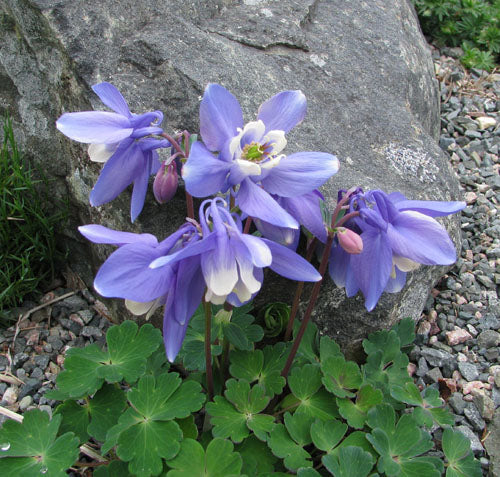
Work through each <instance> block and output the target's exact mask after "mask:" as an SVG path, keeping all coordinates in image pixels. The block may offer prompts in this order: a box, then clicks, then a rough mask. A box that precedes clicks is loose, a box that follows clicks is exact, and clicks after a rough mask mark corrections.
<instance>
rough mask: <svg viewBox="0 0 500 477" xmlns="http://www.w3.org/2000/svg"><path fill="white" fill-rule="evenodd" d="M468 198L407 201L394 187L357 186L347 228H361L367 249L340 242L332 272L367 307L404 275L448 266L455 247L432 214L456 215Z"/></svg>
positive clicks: (397, 286)
mask: <svg viewBox="0 0 500 477" xmlns="http://www.w3.org/2000/svg"><path fill="white" fill-rule="evenodd" d="M464 207H465V203H464V202H444V201H425V200H408V199H406V197H405V196H403V195H402V194H400V193H398V192H395V193H392V194H386V193H385V192H383V191H381V190H372V191H367V192H366V193H363V192H362V191H358V192H357V193H355V194H353V195H352V197H351V199H350V210H351V211H359V216H358V217H355V218H353V219H351V220H350V221H349V222H348V223H347V224H346V227H348V228H350V229H352V230H353V231H354V232H356V233H359V236H360V238H361V240H362V242H363V249H362V251H361V252H360V253H359V254H356V255H352V254H349V253H347V252H346V251H345V250H344V249H343V248H342V246H341V245H342V244H341V243H340V241H341V239H342V237H341V236H338V244H334V246H333V247H332V252H331V257H330V275H331V276H332V278H333V280H334V281H335V283H336V284H337V285H338V286H343V287H344V286H345V288H346V292H347V295H348V296H353V295H355V294H356V293H357V292H358V291H359V290H361V292H362V293H363V295H364V296H365V306H366V308H367V309H368V310H369V311H371V310H372V309H373V308H375V305H376V304H377V302H378V300H379V298H380V296H381V294H382V292H384V291H386V292H389V293H395V292H398V291H400V290H401V289H402V288H403V286H404V285H405V283H406V274H407V272H409V271H412V270H414V269H416V268H418V267H419V266H420V265H421V264H422V265H450V264H452V263H454V262H455V259H456V251H455V246H454V245H453V242H452V241H451V239H450V237H449V236H448V233H447V232H446V229H445V228H444V227H443V226H442V225H440V224H439V223H438V222H437V221H436V220H435V219H434V217H438V216H444V215H449V214H453V213H455V212H458V211H460V210H462V209H463V208H464Z"/></svg>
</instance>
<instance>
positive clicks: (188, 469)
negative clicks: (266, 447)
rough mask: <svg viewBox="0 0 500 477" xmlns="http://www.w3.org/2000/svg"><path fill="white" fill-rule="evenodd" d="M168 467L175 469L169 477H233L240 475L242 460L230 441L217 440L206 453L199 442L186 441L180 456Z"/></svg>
mask: <svg viewBox="0 0 500 477" xmlns="http://www.w3.org/2000/svg"><path fill="white" fill-rule="evenodd" d="M167 465H168V466H169V467H171V468H172V469H174V470H170V471H169V472H168V473H167V476H168V477H222V476H227V477H233V476H238V475H240V472H241V466H242V459H241V456H240V455H239V454H238V453H237V452H233V444H232V443H231V442H230V441H227V440H224V439H217V438H216V439H214V440H213V441H211V442H210V444H208V446H207V450H206V451H204V450H203V447H202V446H201V444H200V443H199V442H196V441H194V440H193V439H184V440H183V441H182V444H181V450H180V451H179V454H178V455H177V456H176V457H175V458H174V459H172V460H170V461H168V462H167Z"/></svg>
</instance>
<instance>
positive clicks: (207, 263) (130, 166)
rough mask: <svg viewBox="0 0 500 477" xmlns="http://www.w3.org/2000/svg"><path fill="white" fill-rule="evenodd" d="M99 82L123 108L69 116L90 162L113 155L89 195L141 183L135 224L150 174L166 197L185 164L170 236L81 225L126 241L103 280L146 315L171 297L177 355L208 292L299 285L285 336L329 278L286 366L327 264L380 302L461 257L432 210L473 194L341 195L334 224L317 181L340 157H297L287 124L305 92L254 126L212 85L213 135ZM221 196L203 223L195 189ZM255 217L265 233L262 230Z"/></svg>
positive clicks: (242, 295)
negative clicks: (165, 124) (176, 127)
mask: <svg viewBox="0 0 500 477" xmlns="http://www.w3.org/2000/svg"><path fill="white" fill-rule="evenodd" d="M93 89H94V91H95V92H96V94H97V95H98V96H99V97H100V99H101V100H102V102H103V103H104V104H105V105H107V106H108V107H110V108H111V109H112V110H113V111H114V112H113V113H112V112H94V111H91V112H82V113H66V114H63V115H62V116H61V118H60V119H59V120H58V121H57V127H58V128H59V130H60V131H61V132H63V133H64V134H66V135H67V136H68V137H70V138H72V139H74V140H77V141H80V142H86V143H90V144H91V145H90V147H89V156H90V159H91V160H94V161H99V162H105V165H104V168H103V170H102V172H101V175H100V177H99V179H98V181H97V183H96V185H95V186H94V188H93V190H92V192H91V195H90V202H91V204H92V205H94V206H97V205H101V204H104V203H106V202H109V201H110V200H112V199H114V198H115V197H116V196H117V195H118V194H120V193H121V192H122V191H123V190H124V189H125V188H126V187H127V186H128V185H130V184H134V188H133V192H132V204H131V216H132V221H133V220H135V218H136V217H137V216H138V215H139V213H140V211H141V210H142V207H143V205H144V200H145V196H146V190H147V185H148V180H149V177H150V176H151V175H152V174H157V176H156V179H155V182H154V186H153V191H154V194H155V197H156V199H157V200H158V202H160V203H164V202H166V201H168V200H169V199H170V198H171V197H172V196H173V194H175V191H176V189H177V181H178V176H177V174H178V170H181V171H182V177H183V179H184V182H185V187H186V197H187V201H188V202H187V204H188V216H189V218H188V220H187V222H186V223H185V224H184V225H182V226H181V227H180V228H179V229H178V230H177V231H176V232H174V233H173V234H172V235H170V236H169V237H167V238H166V239H164V240H163V241H161V242H158V240H157V239H156V238H155V237H153V236H152V235H149V234H131V233H126V232H119V231H114V230H110V229H107V228H105V227H102V226H100V225H88V226H84V227H80V231H81V233H82V234H83V235H84V236H85V237H87V238H88V239H89V240H91V241H93V242H96V243H108V244H113V245H117V246H118V249H117V250H116V251H115V252H114V253H112V254H111V256H110V257H109V258H108V259H107V260H106V262H105V263H104V264H103V265H102V267H101V268H100V270H99V272H98V273H97V276H96V278H95V288H96V290H97V291H98V292H99V293H100V294H101V295H103V296H106V297H117V298H123V299H125V303H126V306H127V307H128V308H129V310H130V311H131V312H132V313H134V314H146V315H147V316H150V315H151V314H152V313H153V312H154V310H156V309H157V308H158V307H160V306H164V326H163V332H164V341H165V348H166V353H167V356H168V358H169V360H170V361H173V360H174V359H175V357H176V355H177V353H178V352H179V350H180V348H181V346H182V342H183V339H184V336H185V334H186V329H187V326H188V324H189V320H190V318H191V316H192V315H193V313H194V311H195V310H196V309H197V307H198V305H199V303H200V302H201V301H202V300H203V301H205V302H206V303H213V304H224V306H225V307H227V308H228V309H231V308H232V307H234V306H236V307H238V306H241V305H242V304H245V303H247V302H248V301H250V300H251V299H252V298H253V297H254V296H255V295H256V294H257V293H258V292H259V290H260V288H261V286H262V281H263V269H264V268H266V267H269V268H271V269H272V270H273V271H275V272H277V273H279V274H280V275H282V276H284V277H287V278H290V279H294V280H298V281H299V282H300V283H299V287H298V289H297V294H296V299H295V301H294V307H293V311H292V316H291V319H290V323H289V327H288V330H287V336H286V339H288V337H289V336H290V334H291V328H292V325H293V318H294V316H295V313H296V311H297V309H298V301H299V299H300V293H301V290H302V282H304V281H312V282H316V284H315V286H314V288H313V292H312V296H311V301H310V304H309V307H308V309H307V311H306V314H305V316H304V319H303V323H302V327H301V329H300V331H299V333H298V336H297V339H296V342H295V344H294V347H293V348H292V351H291V353H290V356H289V360H288V363H287V366H286V367H285V370H284V374H285V375H286V374H287V373H288V369H289V366H290V365H291V362H292V360H293V356H294V354H295V352H296V350H297V347H298V343H299V342H300V339H301V336H302V333H303V329H305V325H306V324H307V321H308V320H309V318H310V315H311V313H312V309H313V307H314V303H315V300H316V299H317V296H318V293H319V287H320V284H321V280H322V277H323V275H324V274H325V272H326V269H327V267H328V262H329V271H330V275H331V276H332V278H333V280H334V281H335V283H336V284H337V285H338V286H342V287H345V288H346V292H347V295H348V296H353V295H355V294H356V293H357V292H358V291H361V292H362V293H363V295H364V297H365V305H366V308H367V309H368V310H372V309H373V308H374V307H375V306H376V304H377V301H378V300H379V298H380V296H381V294H382V292H383V291H386V292H397V291H399V290H401V288H402V287H403V286H404V284H405V281H406V274H407V272H409V271H411V270H413V269H414V268H416V267H417V266H418V265H419V264H424V265H448V264H451V263H453V262H454V260H455V248H454V245H453V243H452V242H451V240H450V238H449V237H448V234H447V233H446V230H445V229H444V228H443V227H442V226H441V225H440V224H439V223H438V222H437V221H436V220H435V219H434V218H433V217H436V216H440V215H448V214H451V213H455V212H457V211H459V210H461V209H462V208H463V207H464V204H463V203H462V202H436V201H411V200H407V199H406V198H405V197H404V196H402V195H401V194H399V193H392V194H387V193H385V192H383V191H379V190H373V191H368V192H363V191H362V190H361V189H356V188H353V189H351V190H349V191H347V192H346V191H344V192H342V193H341V194H340V197H339V202H338V204H337V207H336V209H335V210H334V212H333V214H332V221H331V223H330V224H325V223H324V222H323V213H322V210H321V204H322V203H323V201H324V199H323V196H322V195H321V193H320V192H319V191H318V188H319V187H320V186H322V185H323V184H324V183H325V182H326V181H327V180H328V179H329V178H330V177H331V176H332V175H334V174H335V173H336V172H337V171H338V168H339V161H338V159H337V158H336V157H335V156H334V155H333V154H329V153H325V152H295V153H292V154H290V155H286V154H285V153H284V150H285V147H286V144H287V141H286V133H288V132H289V131H290V130H291V129H293V128H294V127H295V126H297V125H298V124H300V123H301V122H302V120H303V119H304V117H305V115H306V109H307V106H306V98H305V96H304V94H303V93H302V92H301V91H282V92H281V93H278V94H276V95H275V96H273V97H272V98H270V99H268V100H267V101H265V102H264V103H263V104H262V105H261V106H260V108H259V110H258V113H257V119H256V120H255V121H250V122H248V123H246V124H245V123H244V120H243V112H242V110H241V107H240V105H239V103H238V101H237V99H236V98H235V97H234V96H233V95H232V94H231V93H230V92H229V91H228V90H226V89H225V88H224V87H222V86H221V85H218V84H209V85H208V86H207V88H206V90H205V93H204V95H203V99H202V101H201V105H200V135H201V139H202V141H196V140H195V141H192V140H190V135H189V133H187V132H184V133H181V134H177V135H174V136H169V135H168V134H166V133H165V132H164V131H163V130H162V129H161V128H160V123H161V121H162V119H163V114H162V113H161V112H159V111H155V112H151V113H144V114H141V115H136V114H133V113H131V112H130V110H129V108H128V105H127V103H126V102H125V100H124V98H123V97H122V95H121V94H120V93H119V91H118V90H117V89H116V88H115V87H114V86H112V85H111V84H109V83H101V84H98V85H96V86H94V88H93ZM159 149H164V150H166V151H170V158H169V159H162V160H161V163H160V160H159V156H158V152H157V151H158V150H159ZM214 194H222V195H223V197H225V199H224V198H222V197H218V198H214V199H212V200H206V201H204V202H203V203H202V205H201V207H200V211H199V221H198V222H197V221H195V220H194V213H193V210H192V199H191V195H194V196H196V197H208V196H211V195H214ZM341 212H343V213H344V215H342V214H341ZM245 219H246V222H245V225H243V221H244V220H245ZM252 221H253V223H254V224H255V226H256V228H257V230H258V231H259V232H260V234H261V235H263V236H264V237H259V236H256V235H254V234H250V233H249V232H250V229H251V224H252ZM301 225H302V226H304V227H305V228H306V229H307V230H308V231H309V233H310V236H309V237H312V239H311V238H310V239H309V244H308V259H307V260H304V259H303V258H301V257H300V256H299V255H297V254H296V253H295V252H294V250H296V248H297V245H298V241H299V236H300V229H299V226H301ZM317 241H321V242H323V243H324V244H325V245H324V247H323V258H322V260H321V264H320V269H319V273H318V272H317V271H316V270H315V269H314V268H313V266H312V265H310V264H309V261H310V259H311V257H312V255H313V252H314V248H315V245H316V243H317Z"/></svg>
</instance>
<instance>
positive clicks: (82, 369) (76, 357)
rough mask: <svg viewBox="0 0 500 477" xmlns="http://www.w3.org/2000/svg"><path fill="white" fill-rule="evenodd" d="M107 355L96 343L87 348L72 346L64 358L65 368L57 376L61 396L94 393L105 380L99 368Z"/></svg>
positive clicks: (79, 395)
mask: <svg viewBox="0 0 500 477" xmlns="http://www.w3.org/2000/svg"><path fill="white" fill-rule="evenodd" d="M107 357H108V355H107V353H105V352H104V351H102V350H101V348H99V346H98V345H97V344H95V343H94V344H91V345H89V346H87V347H85V348H70V349H69V350H68V351H67V353H66V358H65V360H64V368H65V369H64V370H63V371H62V372H61V373H59V375H58V376H57V387H58V391H59V392H60V393H61V396H59V397H64V399H66V398H67V397H73V398H80V397H82V396H86V395H90V394H94V393H95V392H96V391H97V390H98V389H99V388H100V387H101V386H102V384H103V382H104V379H103V378H102V377H100V376H98V374H97V370H98V369H99V368H100V367H101V366H103V363H105V362H106V359H107Z"/></svg>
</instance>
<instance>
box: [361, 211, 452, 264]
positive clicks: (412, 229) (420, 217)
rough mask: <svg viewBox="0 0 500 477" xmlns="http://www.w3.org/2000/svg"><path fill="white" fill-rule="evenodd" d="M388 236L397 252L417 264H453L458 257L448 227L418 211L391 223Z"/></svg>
mask: <svg viewBox="0 0 500 477" xmlns="http://www.w3.org/2000/svg"><path fill="white" fill-rule="evenodd" d="M387 237H388V239H389V241H390V244H391V247H392V250H393V252H394V254H395V255H401V256H402V257H406V258H409V259H411V260H413V261H415V262H417V263H422V264H424V265H451V264H452V263H454V262H455V260H456V251H455V246H454V245H453V242H452V241H451V239H450V237H449V236H448V233H447V232H446V230H445V228H444V227H443V226H442V225H440V224H439V223H438V222H436V221H435V220H434V219H433V218H431V217H428V216H427V215H424V214H421V213H419V212H413V211H405V212H401V213H400V214H399V215H398V217H397V219H396V220H394V221H393V222H392V224H389V227H388V228H387ZM363 243H364V242H363Z"/></svg>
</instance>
